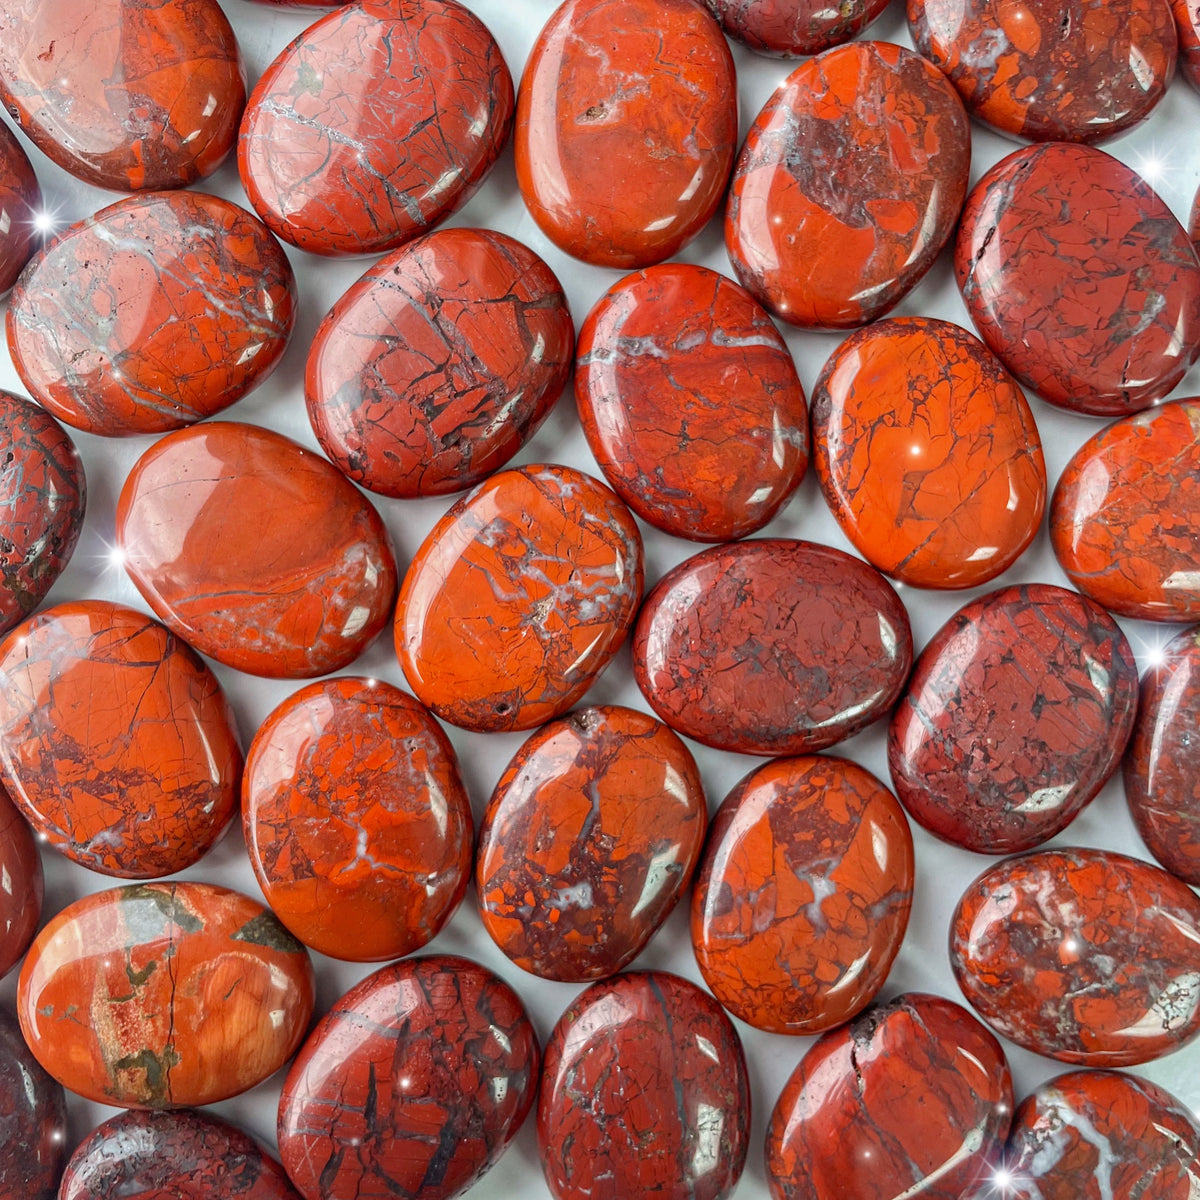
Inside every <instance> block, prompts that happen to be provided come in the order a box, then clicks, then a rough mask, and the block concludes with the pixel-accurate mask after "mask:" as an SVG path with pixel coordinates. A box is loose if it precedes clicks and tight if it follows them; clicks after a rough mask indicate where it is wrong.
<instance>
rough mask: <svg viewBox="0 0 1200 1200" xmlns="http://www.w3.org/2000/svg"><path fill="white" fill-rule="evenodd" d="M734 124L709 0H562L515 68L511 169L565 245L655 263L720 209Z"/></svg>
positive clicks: (728, 67) (605, 261)
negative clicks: (520, 69)
mask: <svg viewBox="0 0 1200 1200" xmlns="http://www.w3.org/2000/svg"><path fill="white" fill-rule="evenodd" d="M600 47H603V50H602V52H601V51H600V50H599V48H600ZM737 135H738V131H737V81H736V78H735V74H734V66H733V57H732V55H731V54H730V53H729V46H728V45H727V43H726V41H725V38H724V37H723V36H722V34H721V29H720V26H718V25H717V23H716V21H715V20H713V18H712V17H711V16H709V14H708V12H707V11H706V10H705V8H704V6H703V5H702V4H700V3H697V2H696V0H565V3H563V4H561V5H560V6H559V7H558V8H557V9H556V10H555V12H554V14H553V15H552V16H551V17H550V20H549V21H548V22H547V23H546V26H545V28H544V29H543V30H542V31H541V33H540V34H539V35H538V39H537V41H536V42H535V43H534V46H533V50H532V51H531V52H530V55H529V61H528V62H527V63H526V65H525V74H524V75H523V76H522V79H521V89H520V94H519V95H518V97H517V126H516V145H515V150H516V160H517V183H518V184H519V186H520V189H521V195H522V197H523V198H524V200H525V204H526V207H528V209H529V212H530V214H531V215H532V217H533V219H534V220H535V221H536V222H537V223H538V225H539V226H540V227H541V230H542V232H543V233H544V234H545V235H546V236H547V237H548V238H549V239H550V240H551V241H552V242H553V243H554V244H555V245H556V246H558V247H559V248H560V249H562V250H565V251H566V252H567V253H568V254H573V255H574V256H575V257H576V258H581V259H583V260H584V261H585V262H590V263H595V264H596V265H597V266H602V267H624V268H629V267H644V266H649V265H650V264H651V263H656V262H661V261H662V260H663V259H664V258H670V257H671V256H672V255H673V254H675V253H676V252H678V251H679V250H681V249H682V248H683V247H684V246H685V245H686V244H687V243H688V242H690V241H691V240H692V238H694V237H695V236H696V234H698V233H699V232H700V230H701V229H702V228H703V227H704V226H705V225H706V224H707V223H708V220H709V218H710V217H711V216H712V215H713V213H715V212H716V210H717V206H718V205H719V204H720V203H721V197H722V196H723V195H724V194H725V185H726V183H727V181H728V179H729V168H730V165H731V164H732V162H733V152H734V149H735V148H736V145H737Z"/></svg>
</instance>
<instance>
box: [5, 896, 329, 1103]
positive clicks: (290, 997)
mask: <svg viewBox="0 0 1200 1200" xmlns="http://www.w3.org/2000/svg"><path fill="white" fill-rule="evenodd" d="M312 1009H313V969H312V964H311V963H310V962H309V958H308V954H307V952H306V951H305V949H304V947H303V946H301V945H300V943H299V942H297V941H296V940H295V939H294V938H293V937H292V936H291V934H289V933H288V932H287V930H286V929H284V927H283V926H282V925H281V924H280V923H279V921H278V920H276V918H275V917H274V915H273V914H271V913H269V912H268V911H267V910H266V909H265V908H263V906H262V905H261V904H258V903H256V902H255V901H254V900H251V899H250V898H249V897H248V896H243V895H240V894H239V893H238V892H231V891H229V890H228V889H227V888H222V887H214V886H213V885H211V884H207V883H194V882H190V881H189V882H186V883H144V884H138V885H136V886H132V887H122V888H114V889H113V890H111V891H107V892H96V893H94V894H93V895H90V896H84V897H83V898H82V899H81V900H76V901H75V902H74V903H72V904H69V905H67V907H66V908H64V909H63V910H62V911H61V912H59V913H58V914H57V915H56V916H54V917H52V918H51V919H50V922H49V923H48V924H47V925H46V927H45V928H44V929H43V930H42V931H41V933H39V934H38V936H37V937H36V938H35V939H34V943H33V946H32V948H31V949H30V951H29V954H28V956H27V957H26V959H25V965H24V966H23V967H22V968H21V978H20V982H19V986H18V992H17V1015H18V1017H19V1018H20V1021H21V1031H22V1032H23V1033H24V1035H25V1040H26V1041H27V1042H28V1043H29V1047H30V1049H31V1050H32V1051H33V1053H34V1055H35V1056H36V1057H37V1059H38V1061H39V1062H40V1063H41V1064H42V1066H44V1067H45V1068H46V1070H48V1071H49V1072H50V1073H51V1074H52V1075H54V1076H55V1077H56V1078H57V1079H58V1080H59V1082H60V1083H62V1084H63V1085H64V1086H65V1087H68V1088H70V1090H71V1091H73V1092H76V1093H78V1094H79V1095H80V1096H83V1097H84V1098H85V1099H87V1100H92V1101H95V1102H96V1103H97V1104H112V1105H118V1106H123V1107H127V1108H179V1107H182V1106H188V1105H194V1104H211V1103H213V1102H214V1101H217V1100H224V1099H226V1098H227V1097H229V1096H236V1095H237V1094H238V1093H239V1092H244V1091H246V1090H247V1089H248V1088H252V1087H254V1086H255V1085H256V1084H258V1083H261V1082H262V1081H263V1080H264V1079H266V1078H267V1077H268V1076H269V1075H272V1074H273V1073H274V1072H275V1071H277V1070H278V1069H279V1068H280V1067H281V1066H283V1064H284V1063H285V1062H287V1060H288V1059H289V1058H290V1057H291V1056H292V1054H293V1053H294V1052H295V1050H296V1047H297V1046H299V1044H300V1041H301V1039H302V1038H303V1037H304V1032H305V1030H306V1029H307V1028H308V1021H309V1018H310V1017H311V1015H312ZM77 1012H82V1013H86V1014H87V1020H86V1021H84V1020H79V1019H78V1018H75V1019H72V1016H71V1014H72V1013H77Z"/></svg>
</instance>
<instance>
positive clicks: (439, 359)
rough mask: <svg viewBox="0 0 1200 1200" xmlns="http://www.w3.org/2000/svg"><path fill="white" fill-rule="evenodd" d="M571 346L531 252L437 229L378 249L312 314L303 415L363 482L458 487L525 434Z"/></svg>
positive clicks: (509, 242)
mask: <svg viewBox="0 0 1200 1200" xmlns="http://www.w3.org/2000/svg"><path fill="white" fill-rule="evenodd" d="M574 345H575V326H574V325H573V324H572V323H571V313H570V310H569V309H568V307H567V298H566V296H565V295H564V294H563V290H562V285H561V284H560V283H559V282H558V279H557V278H556V277H555V275H554V272H553V271H551V270H550V268H549V267H548V266H546V264H545V263H544V262H543V261H542V260H541V259H540V258H539V257H538V256H537V255H536V254H534V252H533V251H532V250H530V249H529V248H528V247H526V246H523V245H522V244H521V243H520V242H518V241H515V240H514V239H513V238H510V237H507V236H505V235H504V234H502V233H494V232H492V231H491V230H487V229H439V230H436V231H435V232H434V233H431V234H428V235H426V236H425V237H422V238H419V239H418V240H416V241H414V242H410V243H409V244H408V245H407V246H404V247H402V248H401V249H399V250H397V251H395V252H393V253H392V254H389V255H388V256H387V257H385V258H383V259H381V260H380V261H379V262H378V263H376V264H375V266H373V267H372V268H371V269H370V270H369V271H368V272H367V273H366V274H365V275H364V276H363V277H362V278H361V279H360V280H359V281H358V282H357V283H356V284H354V286H353V287H351V288H350V290H349V291H348V292H346V294H345V295H344V296H343V297H342V298H341V299H340V300H339V301H338V302H337V304H335V305H334V307H333V309H332V310H331V311H330V312H329V314H328V315H327V316H326V318H325V320H324V321H322V322H321V325H320V328H318V330H317V333H316V336H315V337H314V339H313V343H312V346H311V348H310V349H309V353H308V369H307V372H306V376H305V397H306V399H307V401H308V419H309V420H310V421H311V422H312V427H313V431H314V432H315V433H316V435H317V440H318V441H319V442H320V443H321V445H322V447H323V448H324V450H325V453H326V454H328V455H329V457H330V458H331V459H332V460H333V461H334V463H335V464H336V465H337V466H338V467H340V468H341V469H342V471H343V472H344V473H345V474H347V475H348V476H349V477H350V478H351V479H353V480H354V482H355V483H358V484H361V485H362V486H363V487H365V488H369V489H370V490H371V491H373V492H382V493H383V494H384V495H385V496H434V495H441V494H443V493H445V492H457V491H461V490H462V489H463V488H467V487H471V486H472V485H473V484H476V483H479V482H480V481H481V480H482V479H486V478H487V476H488V475H490V474H491V473H492V472H493V471H495V470H497V469H498V468H499V467H502V466H504V464H505V463H506V462H508V460H509V459H510V458H512V456H513V455H514V454H516V452H517V451H518V450H520V448H521V447H522V446H523V445H524V444H525V443H526V442H527V441H528V440H529V439H530V438H531V437H532V436H533V435H534V433H536V432H537V429H538V426H539V425H541V423H542V422H543V421H544V420H545V419H546V417H547V416H548V415H549V413H550V410H551V409H552V408H553V407H554V404H555V401H557V400H558V397H559V395H560V394H561V393H562V390H563V388H564V387H565V386H566V383H567V379H568V378H569V377H570V373H571V355H572V351H573V349H574Z"/></svg>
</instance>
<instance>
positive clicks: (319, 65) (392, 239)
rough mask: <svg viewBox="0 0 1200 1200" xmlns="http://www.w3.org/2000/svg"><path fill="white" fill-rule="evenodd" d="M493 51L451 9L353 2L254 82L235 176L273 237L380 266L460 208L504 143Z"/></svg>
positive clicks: (504, 108) (505, 110)
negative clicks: (370, 259)
mask: <svg viewBox="0 0 1200 1200" xmlns="http://www.w3.org/2000/svg"><path fill="white" fill-rule="evenodd" d="M512 118H513V85H512V77H511V75H509V72H508V66H507V64H506V63H505V61H504V56H503V55H502V54H501V52H500V47H499V46H497V45H496V41H495V39H494V38H493V37H492V35H491V33H490V32H489V31H488V30H487V28H486V26H484V24H483V22H482V21H480V20H479V18H478V17H476V16H474V14H472V13H471V12H470V11H469V10H468V9H466V8H464V7H463V6H462V5H461V4H457V3H455V0H363V2H362V3H358V4H350V5H346V6H345V7H342V8H340V9H338V10H337V11H336V12H331V13H329V14H328V15H326V16H324V17H321V18H320V19H319V20H318V21H316V22H315V23H314V24H313V25H311V26H310V27H309V28H308V29H306V30H305V31H304V32H303V33H302V34H301V35H300V36H299V37H298V38H297V39H296V40H295V41H294V42H293V43H292V44H291V45H290V46H288V47H287V49H286V50H284V51H283V52H282V53H281V54H280V55H279V57H278V58H276V59H275V61H274V62H273V63H272V64H271V65H270V66H269V67H268V68H267V69H266V71H264V72H263V74H262V77H261V78H260V79H259V81H258V83H257V84H256V85H255V88H254V91H253V92H252V93H251V96H250V100H249V103H248V104H247V105H246V115H245V117H244V118H243V120H242V128H241V134H240V136H239V139H238V171H239V173H240V175H241V177H242V186H243V187H244V188H245V189H246V195H247V196H249V198H250V203H251V204H253V205H254V207H255V209H256V210H257V211H258V213H259V215H260V216H261V217H262V219H263V220H264V221H265V222H266V223H267V224H268V225H269V226H270V227H271V230H272V231H273V232H274V233H275V234H276V235H277V236H278V237H281V238H283V239H284V240H285V241H288V242H291V243H292V244H293V245H295V246H299V247H300V248H301V249H302V250H310V251H312V252H313V253H314V254H329V255H347V254H382V253H383V252H384V251H385V250H392V249H394V248H395V247H397V246H399V245H401V244H402V243H404V242H406V241H408V240H409V239H410V238H413V237H415V236H416V235H417V234H420V233H424V232H425V231H426V230H427V229H429V228H431V227H433V226H434V225H437V224H438V223H439V222H441V221H442V220H443V219H444V218H446V217H448V216H449V215H450V214H451V213H452V212H454V211H455V209H458V208H461V207H462V205H464V204H465V203H466V202H467V201H468V200H469V199H470V198H471V196H472V195H473V194H474V192H475V190H476V189H477V188H478V187H479V185H480V184H481V183H482V182H483V181H484V179H485V178H486V177H487V175H488V172H489V171H491V169H492V167H493V166H494V165H495V162H496V159H497V158H498V157H499V154H500V151H501V150H502V149H503V147H504V143H505V142H506V141H507V140H508V134H509V130H510V129H511V127H512Z"/></svg>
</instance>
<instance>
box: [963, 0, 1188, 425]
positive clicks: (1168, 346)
mask: <svg viewBox="0 0 1200 1200" xmlns="http://www.w3.org/2000/svg"><path fill="white" fill-rule="evenodd" d="M1157 2H1159V3H1164V4H1165V0H1157ZM954 267H955V273H956V275H957V277H958V286H959V288H960V290H961V291H962V294H963V300H964V301H965V302H966V306H967V311H968V312H969V313H970V314H971V320H972V321H974V322H975V326H976V328H977V329H978V330H979V332H980V335H981V336H982V338H983V340H984V341H985V342H987V344H988V345H989V346H990V347H991V349H992V351H993V353H995V354H996V355H997V356H998V357H999V358H1000V359H1001V361H1002V362H1003V363H1004V364H1005V366H1007V367H1008V369H1009V370H1010V371H1012V373H1013V374H1014V375H1015V376H1016V377H1017V378H1018V379H1019V380H1020V381H1021V383H1023V384H1025V386H1026V387H1030V388H1033V389H1034V390H1035V391H1036V392H1037V393H1038V394H1039V395H1040V396H1041V397H1042V399H1044V400H1048V401H1050V403H1051V404H1057V405H1058V406H1059V407H1060V408H1066V409H1070V410H1072V411H1074V412H1081V413H1092V414H1095V415H1096V416H1121V415H1123V414H1125V413H1131V412H1136V411H1137V410H1139V409H1142V408H1146V407H1148V406H1149V405H1150V404H1153V403H1154V401H1156V400H1159V399H1161V398H1162V397H1163V396H1165V395H1166V394H1167V393H1168V392H1169V391H1170V390H1171V389H1172V388H1173V387H1174V386H1175V385H1176V384H1177V383H1178V382H1179V381H1180V380H1181V379H1182V378H1183V376H1184V374H1185V372H1186V371H1187V369H1188V367H1190V366H1191V364H1192V363H1193V362H1194V361H1195V359H1196V357H1197V355H1198V354H1200V259H1197V257H1196V250H1195V248H1194V247H1193V245H1192V243H1191V240H1190V239H1189V237H1188V234H1187V230H1185V229H1184V228H1183V226H1182V225H1180V224H1179V222H1178V221H1177V220H1176V219H1175V216H1174V214H1173V213H1172V212H1171V210H1170V209H1169V208H1168V207H1167V206H1166V204H1165V203H1164V202H1163V201H1162V199H1161V198H1160V197H1159V196H1158V195H1157V193H1156V192H1155V191H1154V190H1153V189H1152V188H1151V187H1150V185H1149V184H1147V183H1146V182H1145V181H1144V180H1143V179H1142V178H1141V177H1140V176H1139V175H1138V174H1137V173H1136V172H1135V171H1134V170H1132V168H1130V167H1127V166H1126V165H1125V164H1124V163H1122V162H1118V161H1117V160H1116V159H1115V158H1112V157H1110V156H1109V155H1107V154H1105V153H1104V151H1103V150H1095V149H1092V148H1091V147H1088V146H1068V145H1061V144H1051V145H1047V146H1030V147H1028V148H1026V149H1024V150H1018V151H1016V153H1014V154H1010V155H1009V156H1008V157H1007V158H1004V159H1001V160H1000V162H998V163H997V164H996V165H995V166H994V167H992V168H991V170H990V171H988V172H987V173H986V174H985V175H984V176H983V178H982V179H980V180H979V182H978V183H977V184H976V185H975V187H974V189H973V190H972V192H971V194H970V196H969V197H968V198H967V204H966V208H965V209H964V211H963V217H962V223H961V224H960V226H959V231H958V241H957V244H956V247H955V254H954Z"/></svg>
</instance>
